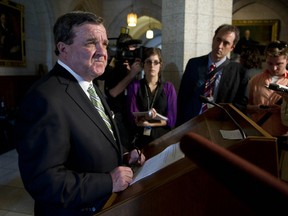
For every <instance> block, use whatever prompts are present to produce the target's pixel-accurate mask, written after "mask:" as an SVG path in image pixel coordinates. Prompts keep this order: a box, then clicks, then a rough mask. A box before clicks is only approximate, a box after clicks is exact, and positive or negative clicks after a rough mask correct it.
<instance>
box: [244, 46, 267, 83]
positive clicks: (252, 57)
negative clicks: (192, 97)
mask: <svg viewBox="0 0 288 216" xmlns="http://www.w3.org/2000/svg"><path fill="white" fill-rule="evenodd" d="M240 63H241V64H242V65H243V67H244V68H245V70H246V72H245V76H244V77H245V78H247V79H248V80H250V78H251V77H252V76H254V75H256V74H258V73H260V72H261V71H262V59H261V54H260V51H259V50H258V48H256V47H250V48H247V49H244V50H243V51H242V52H241V55H240Z"/></svg>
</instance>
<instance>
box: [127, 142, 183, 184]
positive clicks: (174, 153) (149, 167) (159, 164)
mask: <svg viewBox="0 0 288 216" xmlns="http://www.w3.org/2000/svg"><path fill="white" fill-rule="evenodd" d="M184 157H185V155H184V153H183V152H182V151H181V149H180V144H179V142H178V143H175V144H172V145H170V146H168V147H167V148H166V149H164V150H163V151H162V152H161V153H159V154H157V155H155V156H154V157H152V158H150V159H149V160H147V161H146V162H145V163H144V165H143V166H142V167H140V168H139V169H138V170H137V171H136V173H135V174H134V177H133V181H132V183H131V184H134V183H135V182H137V181H139V180H141V179H142V178H144V177H147V176H149V175H151V174H153V173H155V172H156V171H158V170H160V169H162V168H164V167H166V166H168V165H170V164H172V163H174V162H176V161H178V160H180V159H181V158H184Z"/></svg>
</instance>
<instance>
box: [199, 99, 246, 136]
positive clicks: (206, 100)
mask: <svg viewBox="0 0 288 216" xmlns="http://www.w3.org/2000/svg"><path fill="white" fill-rule="evenodd" d="M199 98H200V100H201V101H202V102H203V103H209V104H212V105H213V106H216V107H218V108H220V109H222V110H224V112H225V113H226V114H227V115H228V116H229V118H230V119H231V120H232V121H233V122H234V124H235V125H236V126H237V128H238V129H239V131H240V133H241V135H242V137H243V139H245V138H246V134H245V132H244V130H243V128H242V127H241V126H240V125H239V124H238V122H237V121H236V120H235V119H234V118H233V117H232V116H231V115H230V113H229V112H228V111H227V110H226V109H225V108H224V107H223V106H221V105H219V104H217V103H215V102H213V101H210V100H208V98H207V97H205V96H204V95H200V96H199Z"/></svg>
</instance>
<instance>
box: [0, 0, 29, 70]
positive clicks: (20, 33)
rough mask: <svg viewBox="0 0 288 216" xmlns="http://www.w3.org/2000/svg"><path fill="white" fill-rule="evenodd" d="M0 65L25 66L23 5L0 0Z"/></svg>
mask: <svg viewBox="0 0 288 216" xmlns="http://www.w3.org/2000/svg"><path fill="white" fill-rule="evenodd" d="M0 22H1V25H0V67H24V66H26V52H25V38H24V37H25V33H24V6H23V5H21V4H18V3H15V2H12V1H9V0H0Z"/></svg>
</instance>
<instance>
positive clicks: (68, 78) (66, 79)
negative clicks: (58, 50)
mask: <svg viewBox="0 0 288 216" xmlns="http://www.w3.org/2000/svg"><path fill="white" fill-rule="evenodd" d="M60 68H62V67H61V66H60ZM58 71H59V68H58ZM60 72H61V76H60V77H59V80H60V82H61V84H63V85H66V86H67V88H66V93H67V94H68V96H69V97H71V99H72V100H73V101H74V102H75V103H76V105H77V106H79V107H80V108H81V110H83V112H85V114H86V115H87V116H88V117H89V118H90V119H91V121H93V122H94V124H95V125H96V126H97V127H98V128H99V130H100V131H102V133H103V134H104V135H105V136H106V137H107V139H108V140H110V142H111V143H112V144H113V146H115V147H116V148H117V150H118V151H121V147H120V143H119V142H120V141H119V140H120V139H119V134H118V131H117V130H114V131H115V134H114V135H115V138H116V141H115V140H114V138H113V136H112V134H111V132H110V131H109V129H108V128H107V125H106V124H105V122H104V121H103V119H102V118H101V116H100V115H99V113H98V112H97V110H96V109H95V107H94V106H93V104H92V103H91V101H90V100H89V98H88V97H87V95H86V94H85V92H84V91H83V90H82V88H81V86H80V85H79V84H78V82H77V80H76V79H75V78H74V77H73V76H72V75H71V74H70V73H69V72H67V71H66V70H65V69H64V68H62V69H61V71H60ZM95 89H96V92H97V93H98V94H99V91H100V90H98V88H97V87H96V88H95ZM99 97H100V98H101V101H102V102H103V101H104V102H103V105H104V108H105V110H109V111H108V112H107V113H109V114H108V116H109V118H110V120H111V124H112V126H113V129H115V128H116V126H115V122H114V120H113V118H112V116H111V111H110V109H109V108H108V105H107V103H106V102H105V100H104V99H103V96H102V94H101V93H100V94H99Z"/></svg>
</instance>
